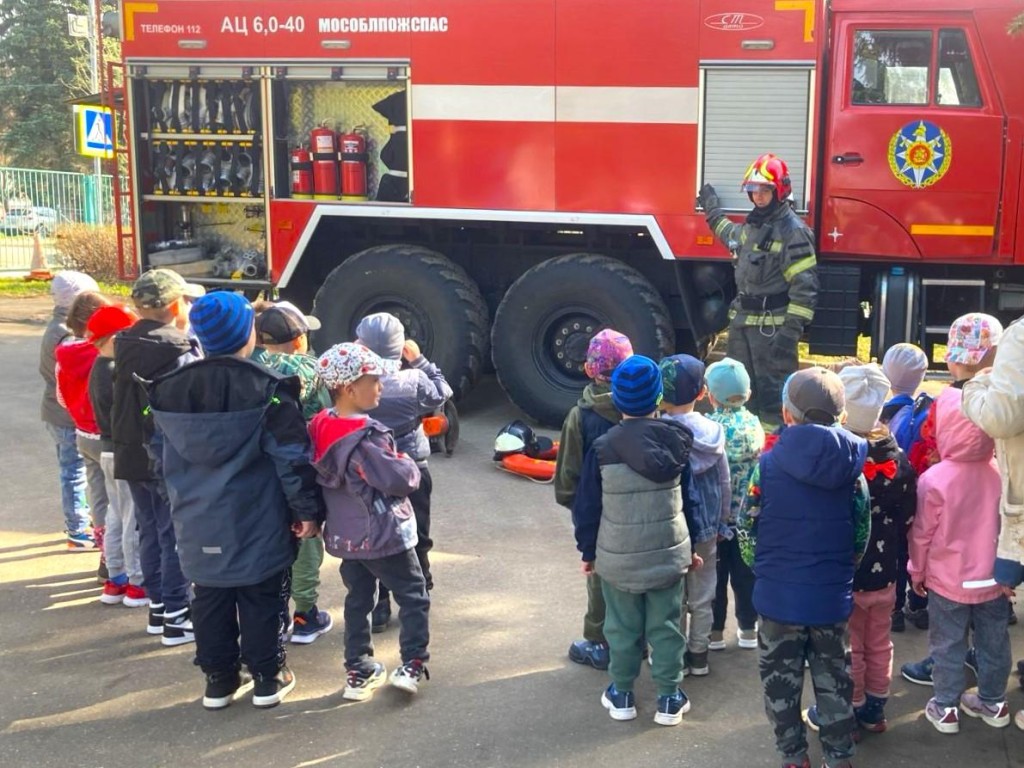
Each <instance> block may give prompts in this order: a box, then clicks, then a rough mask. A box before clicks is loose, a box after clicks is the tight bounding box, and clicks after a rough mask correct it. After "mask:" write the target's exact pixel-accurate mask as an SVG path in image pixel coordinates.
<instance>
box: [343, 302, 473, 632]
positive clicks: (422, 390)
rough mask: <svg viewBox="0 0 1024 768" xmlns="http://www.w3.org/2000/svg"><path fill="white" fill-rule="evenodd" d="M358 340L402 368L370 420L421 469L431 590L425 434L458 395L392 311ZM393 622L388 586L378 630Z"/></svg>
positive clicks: (364, 326) (368, 323)
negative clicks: (427, 423)
mask: <svg viewBox="0 0 1024 768" xmlns="http://www.w3.org/2000/svg"><path fill="white" fill-rule="evenodd" d="M356 340H357V341H358V342H359V343H360V344H362V345H363V346H365V347H368V348H369V349H371V350H372V351H373V352H375V353H376V354H378V355H380V357H382V358H383V359H385V360H390V361H394V362H396V363H401V364H402V367H401V370H399V371H398V372H397V373H392V374H389V375H386V376H384V377H383V378H382V379H381V384H382V385H383V387H384V389H383V391H382V392H381V396H380V404H379V405H378V406H377V407H376V408H374V409H373V410H372V411H370V412H369V415H370V416H371V417H372V418H374V419H377V420H378V421H380V422H381V423H382V424H384V425H385V426H386V427H388V428H389V429H391V430H392V431H393V432H394V435H395V443H396V444H397V446H398V450H400V451H401V452H402V453H405V454H407V455H408V456H411V457H412V458H413V459H415V461H416V465H417V466H418V467H419V470H420V485H419V488H418V489H416V490H415V491H413V492H412V493H410V494H409V501H410V502H412V508H413V511H414V512H415V514H416V529H417V535H418V537H419V539H418V543H417V544H416V556H417V557H418V558H419V561H420V568H421V569H422V570H423V578H424V579H425V580H426V583H427V589H428V590H431V589H433V588H434V578H433V574H432V573H431V571H430V550H431V549H433V547H434V541H433V539H431V538H430V496H431V492H432V491H433V488H434V481H433V479H432V478H431V476H430V469H429V467H428V466H427V459H428V458H430V442H429V441H428V440H427V436H426V434H425V433H424V431H423V425H422V422H423V417H424V416H428V415H429V414H431V413H433V412H434V411H436V410H437V409H438V408H440V407H441V406H443V405H444V404H445V402H446V401H447V400H448V399H449V398H451V396H452V394H453V393H452V388H451V387H450V386H449V385H448V381H447V380H446V379H445V377H444V373H443V372H442V371H441V369H440V368H438V367H437V366H436V365H434V364H433V363H431V362H430V361H429V360H427V358H426V357H425V356H424V355H423V353H422V352H421V351H420V348H419V345H418V344H417V343H416V342H415V341H414V340H412V339H407V338H406V337H405V326H403V325H402V321H401V320H399V319H398V318H397V317H395V316H394V315H391V314H388V313H387V312H377V313H375V314H372V315H367V316H366V317H364V318H363V319H362V320H361V321H359V325H358V326H356ZM390 621H391V600H390V597H389V594H388V590H387V588H386V587H385V586H384V585H383V584H382V585H381V588H380V596H379V599H378V601H377V605H376V607H375V608H374V609H373V631H374V632H383V631H384V630H386V629H387V628H388V624H389V623H390Z"/></svg>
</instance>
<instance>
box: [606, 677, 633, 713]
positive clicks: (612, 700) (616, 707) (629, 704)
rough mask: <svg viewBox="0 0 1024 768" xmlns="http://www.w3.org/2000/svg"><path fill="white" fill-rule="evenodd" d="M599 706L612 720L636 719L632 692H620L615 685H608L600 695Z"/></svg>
mask: <svg viewBox="0 0 1024 768" xmlns="http://www.w3.org/2000/svg"><path fill="white" fill-rule="evenodd" d="M601 704H603V705H604V708H605V709H607V710H608V715H609V716H610V717H611V719H612V720H634V719H636V698H635V697H634V696H633V692H632V691H620V690H618V689H617V688H616V687H615V683H612V684H611V685H609V686H608V687H607V688H606V689H605V692H604V693H602V694H601Z"/></svg>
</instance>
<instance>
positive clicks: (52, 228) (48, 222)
mask: <svg viewBox="0 0 1024 768" xmlns="http://www.w3.org/2000/svg"><path fill="white" fill-rule="evenodd" d="M32 210H33V211H35V214H36V218H38V219H39V234H40V235H42V236H43V237H52V236H53V233H54V232H56V231H57V224H59V223H60V219H61V216H60V214H59V213H57V211H56V209H54V208H45V207H40V206H36V207H35V208H33V209H32Z"/></svg>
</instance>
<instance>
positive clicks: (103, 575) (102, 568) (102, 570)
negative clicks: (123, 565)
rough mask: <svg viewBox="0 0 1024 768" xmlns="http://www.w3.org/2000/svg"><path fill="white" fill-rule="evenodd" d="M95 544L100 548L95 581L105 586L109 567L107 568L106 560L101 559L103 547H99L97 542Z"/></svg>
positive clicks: (108, 576)
mask: <svg viewBox="0 0 1024 768" xmlns="http://www.w3.org/2000/svg"><path fill="white" fill-rule="evenodd" d="M96 546H97V549H100V564H99V567H98V568H96V583H97V584H99V585H100V586H105V585H106V583H107V579H109V578H110V569H109V568H107V561H106V560H104V559H103V551H102V549H103V548H102V547H100V546H99V544H97V545H96Z"/></svg>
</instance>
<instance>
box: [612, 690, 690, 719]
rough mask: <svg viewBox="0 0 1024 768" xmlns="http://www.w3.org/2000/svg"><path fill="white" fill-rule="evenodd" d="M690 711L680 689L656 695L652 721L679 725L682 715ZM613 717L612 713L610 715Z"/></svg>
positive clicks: (684, 695)
mask: <svg viewBox="0 0 1024 768" xmlns="http://www.w3.org/2000/svg"><path fill="white" fill-rule="evenodd" d="M689 711H690V700H689V699H688V698H686V694H685V693H683V691H682V689H679V688H677V689H676V692H675V693H671V694H668V695H666V696H659V697H658V711H657V712H655V713H654V722H656V723H657V724H658V725H679V724H680V723H681V722H683V715H685V714H686V713H687V712H689ZM612 717H614V715H612Z"/></svg>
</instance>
